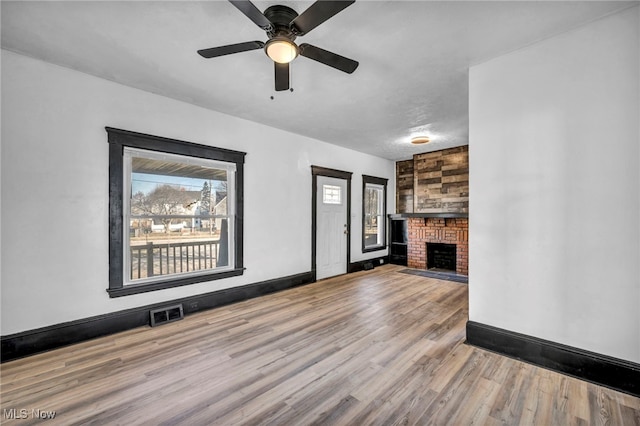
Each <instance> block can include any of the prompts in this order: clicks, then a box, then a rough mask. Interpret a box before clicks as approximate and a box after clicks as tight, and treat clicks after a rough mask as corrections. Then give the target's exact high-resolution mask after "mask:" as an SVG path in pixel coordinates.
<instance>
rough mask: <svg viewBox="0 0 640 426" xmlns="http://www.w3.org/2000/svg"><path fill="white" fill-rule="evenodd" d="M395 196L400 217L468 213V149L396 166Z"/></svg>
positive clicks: (420, 156) (418, 157) (442, 152)
mask: <svg viewBox="0 0 640 426" xmlns="http://www.w3.org/2000/svg"><path fill="white" fill-rule="evenodd" d="M396 194H397V200H396V211H397V212H398V213H468V212H469V147H468V146H467V145H465V146H460V147H456V148H448V149H443V150H440V151H433V152H426V153H424V154H416V155H414V156H413V159H411V160H406V161H398V162H396ZM410 197H412V198H410Z"/></svg>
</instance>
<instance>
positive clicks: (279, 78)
mask: <svg viewBox="0 0 640 426" xmlns="http://www.w3.org/2000/svg"><path fill="white" fill-rule="evenodd" d="M274 65H275V69H276V92H281V91H283V90H289V64H279V63H278V62H274Z"/></svg>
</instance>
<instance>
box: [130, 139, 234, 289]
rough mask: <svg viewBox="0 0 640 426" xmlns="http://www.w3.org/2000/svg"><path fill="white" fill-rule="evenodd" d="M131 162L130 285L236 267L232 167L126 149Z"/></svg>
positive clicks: (177, 156) (171, 155)
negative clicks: (233, 264) (232, 243)
mask: <svg viewBox="0 0 640 426" xmlns="http://www.w3.org/2000/svg"><path fill="white" fill-rule="evenodd" d="M125 159H126V160H128V162H127V163H126V164H127V165H128V169H127V170H126V171H125V172H128V176H125V178H128V183H129V189H130V194H129V197H128V199H126V201H128V202H127V206H125V213H126V214H127V216H128V217H127V218H126V220H127V221H128V223H129V235H128V238H125V240H126V241H127V243H128V244H127V246H128V247H127V249H128V256H125V277H127V278H128V279H127V282H128V283H129V284H133V283H139V282H146V281H157V280H162V279H164V278H165V277H166V276H167V275H176V274H191V275H193V274H202V273H211V272H212V271H214V270H216V269H220V268H225V267H227V266H228V265H230V264H231V263H230V259H229V254H230V253H233V251H232V250H230V241H233V229H234V227H233V223H231V221H232V218H233V217H232V215H231V214H232V212H231V211H230V210H231V208H230V207H231V206H230V203H229V196H228V195H229V194H230V193H232V192H231V191H230V187H232V186H233V180H232V179H233V173H230V169H231V167H230V166H229V165H227V164H225V163H221V162H216V161H211V160H205V159H194V158H190V157H185V156H179V155H173V154H161V153H155V152H149V151H144V150H137V149H126V150H125Z"/></svg>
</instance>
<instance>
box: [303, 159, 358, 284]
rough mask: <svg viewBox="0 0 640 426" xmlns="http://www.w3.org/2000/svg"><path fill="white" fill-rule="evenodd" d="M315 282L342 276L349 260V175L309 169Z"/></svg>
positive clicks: (312, 261)
mask: <svg viewBox="0 0 640 426" xmlns="http://www.w3.org/2000/svg"><path fill="white" fill-rule="evenodd" d="M312 174H313V197H312V198H313V199H312V228H313V230H312V250H311V251H312V260H311V263H312V269H313V271H314V272H315V279H316V280H320V279H324V278H329V277H333V276H336V275H342V274H346V273H347V270H348V265H349V261H350V247H351V244H350V240H351V238H350V235H351V219H350V218H351V173H350V172H343V171H340V170H333V169H327V168H323V167H317V166H312Z"/></svg>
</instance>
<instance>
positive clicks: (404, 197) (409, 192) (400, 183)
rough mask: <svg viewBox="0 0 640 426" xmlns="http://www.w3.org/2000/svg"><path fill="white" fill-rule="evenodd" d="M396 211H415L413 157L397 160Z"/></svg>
mask: <svg viewBox="0 0 640 426" xmlns="http://www.w3.org/2000/svg"><path fill="white" fill-rule="evenodd" d="M396 211H397V212H398V213H413V159H411V160H406V161H398V162H396Z"/></svg>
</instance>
